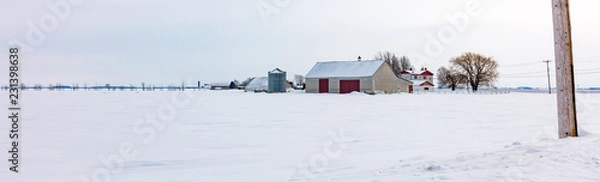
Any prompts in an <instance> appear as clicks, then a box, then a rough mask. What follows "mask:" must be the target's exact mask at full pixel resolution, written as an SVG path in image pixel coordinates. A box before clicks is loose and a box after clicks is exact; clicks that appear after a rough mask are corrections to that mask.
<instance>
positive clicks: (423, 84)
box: [400, 68, 435, 92]
mask: <svg viewBox="0 0 600 182" xmlns="http://www.w3.org/2000/svg"><path fill="white" fill-rule="evenodd" d="M433 76H434V74H433V73H432V72H430V71H429V70H427V68H421V71H420V72H419V73H415V72H414V71H413V70H412V69H411V70H405V71H402V73H400V77H402V78H404V79H407V80H410V81H412V82H413V85H411V88H410V89H409V90H410V92H413V91H434V90H435V84H433V83H434V82H433Z"/></svg>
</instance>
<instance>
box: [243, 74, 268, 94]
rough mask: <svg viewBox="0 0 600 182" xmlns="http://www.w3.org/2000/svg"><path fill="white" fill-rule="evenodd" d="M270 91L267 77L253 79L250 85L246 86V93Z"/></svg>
mask: <svg viewBox="0 0 600 182" xmlns="http://www.w3.org/2000/svg"><path fill="white" fill-rule="evenodd" d="M268 89H269V79H268V78H267V77H258V78H254V79H252V81H250V83H248V85H246V88H245V91H246V92H266V91H268Z"/></svg>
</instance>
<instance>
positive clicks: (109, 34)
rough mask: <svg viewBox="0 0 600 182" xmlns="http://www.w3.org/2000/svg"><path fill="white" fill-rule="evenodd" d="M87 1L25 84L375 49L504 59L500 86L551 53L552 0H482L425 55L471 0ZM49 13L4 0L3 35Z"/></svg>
mask: <svg viewBox="0 0 600 182" xmlns="http://www.w3.org/2000/svg"><path fill="white" fill-rule="evenodd" d="M61 1H63V0H61ZM82 1H83V2H82V4H80V5H73V6H72V9H71V10H72V11H71V13H70V15H68V16H66V17H65V20H59V21H58V26H57V27H56V30H55V31H50V32H48V33H45V35H46V39H45V40H44V41H43V42H42V43H41V44H40V45H37V46H32V47H34V50H33V51H31V52H28V53H26V54H25V55H24V57H23V58H22V67H23V68H22V70H23V72H22V74H23V78H22V80H23V82H25V83H27V84H34V83H42V84H50V83H52V84H55V83H58V82H60V83H63V84H73V83H80V84H83V83H87V84H95V83H98V84H106V83H111V84H135V85H139V84H140V83H141V82H146V83H150V82H151V83H154V84H171V83H181V81H182V80H188V79H189V80H193V81H191V82H189V83H188V84H191V85H193V84H195V83H194V82H195V81H196V80H200V81H205V82H228V81H231V80H233V79H239V80H243V79H245V78H247V77H252V76H264V75H266V73H267V71H269V70H271V69H273V68H275V67H280V68H282V69H284V70H286V71H288V73H290V75H288V77H292V76H293V75H292V74H302V75H304V74H306V73H308V71H309V70H310V68H311V67H312V66H313V65H314V64H315V62H317V61H329V60H354V59H356V57H357V56H359V55H360V56H362V57H363V58H372V57H373V56H374V54H375V53H376V52H377V51H380V50H389V51H393V52H395V53H397V54H398V55H407V56H409V57H411V58H413V60H412V61H413V65H415V66H416V67H421V66H424V67H428V68H429V69H431V70H434V69H437V68H438V67H440V66H445V65H447V64H448V60H449V59H450V58H451V57H454V56H458V55H460V54H461V53H463V52H467V51H472V52H477V53H482V54H485V55H488V56H492V57H494V58H496V60H497V61H499V63H500V65H501V68H500V72H501V79H500V80H499V83H498V85H499V86H520V85H529V86H545V85H546V77H545V76H544V75H545V73H543V72H544V71H545V64H543V63H542V60H545V59H553V57H554V47H553V34H552V33H553V32H552V14H551V10H552V9H551V8H552V6H551V2H550V1H547V0H527V1H523V0H505V1H494V0H475V1H476V2H478V3H479V4H481V6H480V7H481V10H482V11H481V12H482V13H481V15H480V16H476V17H471V18H470V20H471V21H470V24H468V27H467V29H466V31H465V32H460V33H458V34H457V36H455V37H456V39H455V40H454V41H451V42H450V43H448V44H446V45H444V46H443V48H444V51H443V52H442V53H441V54H440V55H433V56H431V54H429V55H430V56H428V57H430V59H427V60H417V59H416V58H415V57H419V54H422V55H427V54H426V53H425V51H424V50H425V47H426V45H427V43H428V36H429V35H433V36H437V33H438V32H439V31H442V30H447V29H445V28H448V27H450V22H449V20H448V19H447V18H446V16H447V15H456V14H459V13H464V12H465V6H466V4H467V2H468V0H455V1H447V0H422V1H415V0H372V1H361V0H330V1H317V0H303V1H300V0H263V1H264V2H265V3H267V4H272V5H274V8H277V10H279V11H278V12H277V13H274V14H271V15H270V16H268V17H267V20H268V24H267V23H265V22H264V21H263V18H262V17H261V16H260V14H259V11H258V10H257V9H256V6H255V5H256V3H257V2H259V0H235V1H206V0H199V1H191V0H189V1H182V0H180V1H159V0H103V1H99V0H97V1H89V0H82ZM49 2H60V1H58V0H50V1H49ZM273 2H290V3H289V4H288V5H286V6H282V7H276V6H275V4H274V3H273ZM284 5H285V4H284ZM599 7H600V1H594V0H574V1H571V13H572V14H571V16H572V25H573V38H574V52H575V53H574V54H575V58H576V62H575V66H576V70H583V71H579V72H581V73H585V72H599V71H600V52H599V51H598V50H599V49H598V47H599V46H598V42H600V35H599V32H600V21H598V17H600V11H598V10H597V9H598V8H599ZM61 10H62V9H61ZM271 10H274V9H271ZM45 15H52V11H51V10H50V8H49V7H48V6H47V5H46V1H9V0H1V1H0V17H2V19H0V24H2V26H1V27H0V32H2V34H0V41H3V42H6V43H7V44H8V42H9V40H11V39H16V40H19V41H21V42H27V40H26V36H27V33H28V31H29V30H31V28H30V27H28V22H29V21H31V22H32V23H33V24H34V25H36V26H39V20H40V18H42V17H44V16H45ZM6 52H7V51H2V53H1V54H2V55H4V56H3V57H7V56H6ZM535 62H539V63H538V64H536V63H535ZM520 64H524V66H512V67H511V66H510V65H520ZM7 66H8V65H7ZM551 66H552V67H553V66H554V65H553V64H552V65H551ZM531 72H534V73H533V74H520V75H519V74H517V75H515V73H531ZM535 72H540V73H535ZM599 76H600V74H578V75H577V82H576V83H577V84H578V85H581V86H600V81H599V79H596V78H598V77H599ZM517 77H518V78H517ZM290 79H291V78H290ZM552 80H553V82H554V76H553V77H552ZM553 84H554V83H553Z"/></svg>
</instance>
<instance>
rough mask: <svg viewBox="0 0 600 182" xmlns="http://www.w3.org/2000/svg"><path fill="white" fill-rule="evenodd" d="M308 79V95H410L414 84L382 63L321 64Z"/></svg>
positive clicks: (318, 64)
mask: <svg viewBox="0 0 600 182" xmlns="http://www.w3.org/2000/svg"><path fill="white" fill-rule="evenodd" d="M305 79H306V92H307V93H350V92H354V91H356V92H366V93H376V92H385V93H396V92H409V86H410V85H412V84H413V83H412V82H411V81H409V80H406V79H403V78H398V76H396V74H394V72H393V71H392V68H391V67H390V65H388V64H387V63H386V62H385V61H383V60H375V61H332V62H318V63H317V64H316V65H315V66H314V67H313V68H312V69H311V70H310V72H308V74H307V75H306V78H305Z"/></svg>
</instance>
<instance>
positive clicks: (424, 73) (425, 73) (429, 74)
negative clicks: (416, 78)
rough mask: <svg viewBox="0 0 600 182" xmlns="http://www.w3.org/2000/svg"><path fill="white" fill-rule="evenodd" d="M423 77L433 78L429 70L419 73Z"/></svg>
mask: <svg viewBox="0 0 600 182" xmlns="http://www.w3.org/2000/svg"><path fill="white" fill-rule="evenodd" d="M421 75H423V76H433V73H431V72H429V70H425V72H423V73H421Z"/></svg>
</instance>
